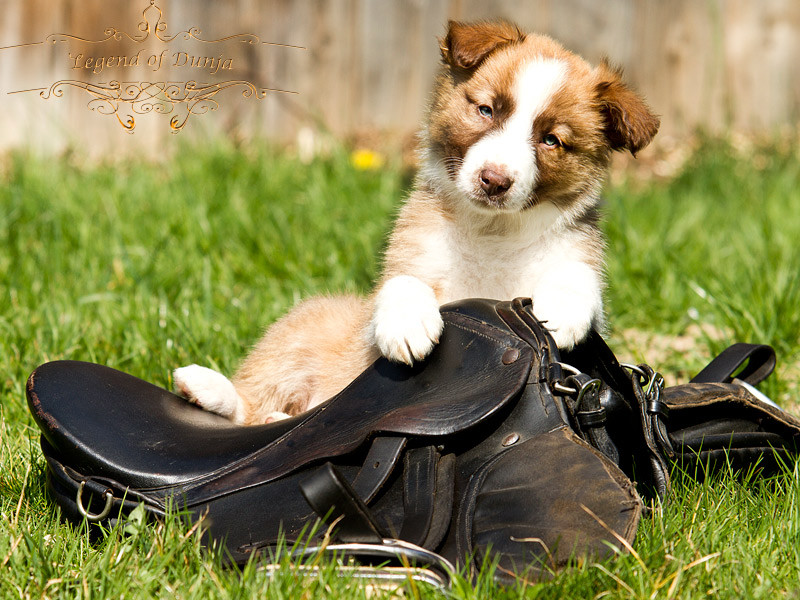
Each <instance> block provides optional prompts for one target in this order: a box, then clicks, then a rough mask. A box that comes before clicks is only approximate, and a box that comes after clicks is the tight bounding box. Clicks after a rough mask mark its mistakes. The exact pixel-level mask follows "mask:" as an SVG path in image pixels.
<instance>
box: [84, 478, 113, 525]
mask: <svg viewBox="0 0 800 600" xmlns="http://www.w3.org/2000/svg"><path fill="white" fill-rule="evenodd" d="M85 487H86V480H85V479H84V480H83V481H81V483H80V485H79V486H78V494H77V496H76V497H75V504H76V505H77V506H78V512H79V513H80V514H81V516H83V517H86V520H87V521H92V522H95V521H102V520H103V519H105V518H106V517H107V516H108V515H109V513H111V506H112V504H113V503H114V494H113V493H112V492H111V490H106V491H105V492H103V496H104V497H105V499H106V505H105V506H104V507H103V510H101V511H100V512H99V513H97V514H92V513H90V512H89V511H88V510H86V508H84V506H83V488H85Z"/></svg>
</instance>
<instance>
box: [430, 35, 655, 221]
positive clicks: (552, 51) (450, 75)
mask: <svg viewBox="0 0 800 600" xmlns="http://www.w3.org/2000/svg"><path fill="white" fill-rule="evenodd" d="M440 46H441V52H442V62H443V68H442V71H441V73H440V75H439V77H438V79H437V82H436V86H435V90H434V98H433V102H432V104H431V108H430V113H429V115H428V121H427V127H426V130H425V133H424V135H425V140H424V149H423V154H424V163H425V164H424V165H423V172H424V174H425V176H427V177H428V179H430V180H431V181H432V183H434V184H435V185H436V186H437V187H438V188H439V189H440V190H441V191H442V192H444V193H445V194H446V195H447V196H450V197H456V198H458V199H459V201H461V200H465V201H466V202H467V203H468V204H469V205H470V206H472V207H475V208H478V209H479V210H482V211H491V212H520V211H524V210H526V209H528V208H530V207H533V206H536V205H538V204H542V203H545V202H550V203H552V204H554V205H555V206H557V207H558V208H560V209H562V210H569V209H572V208H573V207H579V206H580V205H581V204H586V203H591V202H594V198H595V197H596V195H597V192H598V191H599V188H600V185H601V183H602V178H603V176H604V173H605V169H606V167H607V165H608V158H609V154H610V152H611V151H612V150H627V151H629V152H631V153H632V154H635V153H636V152H638V151H639V150H640V149H642V148H644V147H645V146H646V145H647V144H648V143H649V142H650V140H651V139H652V138H653V136H654V135H655V134H656V131H657V130H658V125H659V120H658V118H657V117H655V116H654V115H653V114H652V113H651V112H650V110H649V109H648V107H647V106H646V104H645V103H644V101H643V100H642V99H641V98H640V97H639V96H638V95H637V94H636V93H634V92H633V91H631V90H630V89H629V88H628V87H627V86H626V85H625V84H624V83H623V82H622V79H621V73H620V72H619V71H618V70H615V69H613V68H611V67H610V66H609V65H608V64H607V63H602V64H601V65H599V66H598V67H596V68H592V67H591V66H590V65H589V64H588V63H586V62H585V61H584V60H583V59H581V58H580V57H578V56H576V55H575V54H573V53H571V52H569V51H567V50H565V49H564V48H563V47H562V46H561V45H559V44H558V43H557V42H555V41H553V40H552V39H550V38H548V37H545V36H540V35H533V34H528V35H526V34H523V33H522V32H520V30H519V29H518V28H517V27H516V26H514V25H511V24H508V23H474V24H465V23H458V22H454V21H451V22H450V23H449V26H448V31H447V35H446V36H445V37H444V39H442V40H441V44H440Z"/></svg>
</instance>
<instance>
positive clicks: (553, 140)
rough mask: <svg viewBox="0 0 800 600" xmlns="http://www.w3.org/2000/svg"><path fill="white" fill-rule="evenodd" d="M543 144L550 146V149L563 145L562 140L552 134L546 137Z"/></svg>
mask: <svg viewBox="0 0 800 600" xmlns="http://www.w3.org/2000/svg"><path fill="white" fill-rule="evenodd" d="M542 142H543V143H544V145H545V146H549V147H550V148H555V147H556V146H560V145H561V140H560V139H558V138H557V137H556V136H555V135H553V134H552V133H548V134H547V135H546V136H544V138H543V139H542Z"/></svg>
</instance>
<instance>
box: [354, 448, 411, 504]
mask: <svg viewBox="0 0 800 600" xmlns="http://www.w3.org/2000/svg"><path fill="white" fill-rule="evenodd" d="M406 442H408V438H405V437H396V436H379V437H376V438H375V439H374V440H372V445H371V446H370V448H369V452H367V457H366V458H365V459H364V466H363V467H361V470H360V471H359V472H358V474H357V475H356V477H355V479H353V490H354V491H355V492H356V494H357V495H358V497H359V498H363V499H364V502H369V501H370V500H372V499H373V498H374V497H375V495H376V494H377V493H378V492H379V491H380V489H381V486H383V484H384V483H385V482H386V480H387V479H388V478H389V475H390V474H391V472H392V470H393V469H394V467H395V465H396V464H397V460H398V458H400V453H401V452H403V448H405V447H406Z"/></svg>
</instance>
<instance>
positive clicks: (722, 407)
mask: <svg viewBox="0 0 800 600" xmlns="http://www.w3.org/2000/svg"><path fill="white" fill-rule="evenodd" d="M662 398H663V400H664V401H665V402H666V404H667V406H668V407H669V421H668V429H669V436H670V439H671V440H672V445H673V447H674V448H675V451H676V456H675V461H676V462H678V463H680V464H682V465H683V466H684V468H686V467H689V468H693V467H694V466H699V465H700V464H702V465H703V468H702V469H699V470H698V469H695V471H694V472H695V473H696V474H697V475H698V476H699V475H702V474H703V473H704V471H705V470H708V469H709V468H710V469H712V470H713V469H716V468H718V467H722V466H725V465H731V466H732V467H733V468H734V469H747V468H750V467H753V466H756V465H757V466H758V467H759V468H760V469H761V470H762V471H765V472H775V471H777V470H778V469H779V468H780V464H781V462H782V461H784V462H785V461H786V459H790V458H791V457H796V456H797V455H798V451H800V420H798V419H797V418H796V417H794V416H792V415H790V414H789V413H787V412H785V411H783V410H781V409H779V408H776V407H774V406H770V405H769V404H766V403H764V402H762V401H760V400H759V399H757V398H755V397H753V396H752V395H751V394H750V392H749V391H748V390H746V389H745V388H744V387H742V386H740V385H737V384H735V383H724V382H709V383H687V384H683V385H677V386H673V387H670V388H667V389H665V390H664V393H663V395H662Z"/></svg>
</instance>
